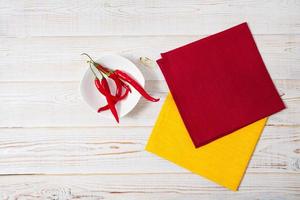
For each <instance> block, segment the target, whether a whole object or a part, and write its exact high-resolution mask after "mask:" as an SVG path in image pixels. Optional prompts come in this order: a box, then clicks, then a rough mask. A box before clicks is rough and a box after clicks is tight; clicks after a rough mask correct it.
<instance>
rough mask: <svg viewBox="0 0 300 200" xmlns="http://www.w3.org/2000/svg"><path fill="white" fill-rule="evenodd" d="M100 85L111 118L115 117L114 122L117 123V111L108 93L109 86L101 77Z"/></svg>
mask: <svg viewBox="0 0 300 200" xmlns="http://www.w3.org/2000/svg"><path fill="white" fill-rule="evenodd" d="M101 85H102V86H103V88H104V93H105V98H106V101H107V104H108V106H109V108H110V110H111V112H112V114H113V116H114V117H115V119H116V121H117V122H118V123H119V116H118V113H117V109H116V106H115V105H116V104H115V100H114V98H113V96H112V95H111V93H110V89H109V85H108V83H107V80H106V78H104V77H103V78H102V79H101Z"/></svg>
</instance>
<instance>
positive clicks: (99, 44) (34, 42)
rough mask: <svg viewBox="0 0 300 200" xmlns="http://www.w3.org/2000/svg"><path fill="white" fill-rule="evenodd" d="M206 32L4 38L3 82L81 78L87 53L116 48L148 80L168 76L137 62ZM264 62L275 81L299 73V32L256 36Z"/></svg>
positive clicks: (0, 72) (1, 50) (1, 51)
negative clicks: (193, 34) (191, 34)
mask: <svg viewBox="0 0 300 200" xmlns="http://www.w3.org/2000/svg"><path fill="white" fill-rule="evenodd" d="M203 37H205V36H203V35H201V36H155V37H154V36H105V37H33V38H32V37H29V38H14V37H13V38H10V37H3V38H0V43H1V46H0V58H1V63H0V66H1V67H0V81H79V80H80V79H81V77H82V74H83V73H84V71H85V70H86V69H87V67H88V66H87V65H86V63H85V60H86V58H85V57H83V56H80V54H81V53H83V52H88V53H90V54H91V55H92V56H94V57H99V56H100V55H101V54H103V53H105V52H106V53H111V52H116V53H119V54H121V55H124V56H126V57H127V58H129V59H130V60H131V61H133V62H134V63H135V64H137V65H138V67H139V68H140V69H141V70H142V72H143V74H144V76H145V78H146V79H148V80H164V78H163V76H162V73H161V72H160V70H159V68H158V67H154V68H149V67H146V66H144V65H142V64H141V63H140V62H139V57H140V56H147V57H149V58H151V59H153V60H155V59H158V58H159V57H160V53H161V52H165V51H168V50H171V49H173V48H176V47H178V46H181V45H184V44H186V43H189V42H192V41H195V40H197V39H200V38H203ZM255 39H256V42H257V45H258V47H259V49H260V52H261V54H262V56H263V58H264V62H265V63H266V66H267V67H268V70H269V72H270V74H271V76H272V78H274V79H298V78H299V77H300V68H299V62H300V35H255Z"/></svg>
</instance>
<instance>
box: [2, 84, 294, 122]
mask: <svg viewBox="0 0 300 200" xmlns="http://www.w3.org/2000/svg"><path fill="white" fill-rule="evenodd" d="M276 84H277V86H278V89H279V91H280V92H281V93H285V94H286V95H285V96H284V97H283V99H284V101H285V103H286V105H287V106H288V109H286V110H284V111H282V112H280V113H278V114H276V115H273V116H271V117H270V119H269V122H268V123H269V124H274V125H299V124H300V121H299V120H300V110H299V109H300V107H299V100H300V99H299V96H300V94H299V93H300V90H299V88H300V80H280V81H276ZM146 89H147V90H149V92H150V93H152V94H153V95H154V96H158V97H160V98H161V101H159V102H157V103H151V102H147V101H146V100H144V99H141V100H140V102H139V103H138V105H137V106H136V107H135V108H134V110H133V111H132V112H130V113H129V114H128V115H127V116H125V117H124V118H122V119H121V123H120V124H118V125H117V124H116V123H115V122H114V121H113V120H112V119H105V118H102V117H99V116H98V115H97V114H96V113H95V112H92V111H91V110H90V108H89V107H88V106H87V105H86V104H85V103H84V102H83V100H82V99H81V97H80V94H79V84H78V82H3V83H0V91H1V93H0V105H1V107H0V127H72V126H73V127H85V126H89V127H90V126H97V127H99V126H152V125H153V124H154V122H155V120H156V117H157V115H158V113H159V110H160V108H161V106H162V104H163V102H164V98H165V96H166V95H167V86H166V83H165V82H164V81H150V82H149V81H148V82H147V83H146Z"/></svg>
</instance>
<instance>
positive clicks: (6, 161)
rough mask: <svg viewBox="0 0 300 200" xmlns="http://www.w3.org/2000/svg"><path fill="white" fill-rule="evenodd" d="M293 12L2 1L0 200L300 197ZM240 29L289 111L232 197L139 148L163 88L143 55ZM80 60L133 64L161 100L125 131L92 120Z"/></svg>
mask: <svg viewBox="0 0 300 200" xmlns="http://www.w3.org/2000/svg"><path fill="white" fill-rule="evenodd" d="M299 11H300V2H299V1H297V0H273V1H258V0H247V1H241V0H201V1H197V0H187V1H174V0H172V1H171V0H166V1H161V0H141V1H132V0H121V1H117V0H100V1H98V0H90V1H83V0H74V1H69V0H63V1H61V0H60V1H59V0H48V1H35V0H21V1H15V0H1V1H0V200H2V199H3V200H11V199H20V200H21V199H22V200H23V199H30V200H39V199H41V200H42V199H51V200H54V199H55V200H70V199H78V200H96V199H97V200H99V199H122V200H124V199H138V200H142V199H161V200H165V199H183V200H186V199H188V200H194V199H195V200H196V199H225V200H236V199H243V200H252V199H260V200H283V199H291V200H298V199H300V121H299V120H300V67H299V63H300V12H299ZM244 21H247V22H248V23H249V26H250V28H251V30H252V32H253V34H254V38H255V40H256V42H257V45H258V47H259V50H260V52H261V54H262V57H263V59H264V62H265V63H266V66H267V68H268V71H269V72H270V74H271V76H272V78H273V79H275V84H276V86H277V88H278V90H279V92H280V93H281V94H284V96H283V99H284V101H285V103H286V105H287V107H288V108H287V109H286V110H284V111H283V112H281V113H279V114H276V115H273V116H272V117H270V119H269V121H268V125H267V127H266V128H265V130H264V132H263V135H262V137H261V139H260V141H259V143H258V146H257V148H256V150H255V153H254V156H253V158H252V160H251V162H250V164H249V168H248V170H247V173H246V176H245V178H244V180H243V182H242V185H241V188H240V191H239V192H237V193H233V192H230V191H227V190H226V189H224V188H222V187H219V186H217V185H215V184H214V183H212V182H210V181H207V180H205V179H204V178H202V177H199V176H196V175H194V174H191V173H190V172H188V171H186V170H184V169H182V168H180V167H178V166H176V165H174V164H172V163H169V162H167V161H165V160H162V159H160V158H158V157H156V156H154V155H152V154H150V153H148V152H146V151H144V146H145V144H146V142H147V139H148V137H149V134H150V133H151V130H152V126H153V124H154V123H155V120H156V117H157V115H158V112H159V110H160V108H161V105H162V103H163V100H164V98H165V96H166V94H167V92H168V87H167V85H166V83H165V81H164V78H163V76H162V74H161V72H160V70H159V69H158V68H157V67H154V68H149V67H146V66H144V65H142V64H140V63H139V61H138V59H139V57H140V56H147V57H149V58H151V59H153V60H155V59H157V58H158V57H159V54H160V53H161V52H164V51H167V50H170V49H173V48H176V47H178V46H181V45H183V44H186V43H189V42H192V41H195V40H197V39H200V38H203V37H205V36H207V35H209V34H213V33H216V32H219V31H222V30H224V29H226V28H229V27H231V26H234V25H237V24H239V23H241V22H244ZM82 52H88V53H90V54H91V55H93V56H95V57H99V56H100V55H101V54H103V53H112V52H115V53H119V54H121V55H123V56H125V57H127V58H129V59H130V60H132V61H133V62H134V63H135V64H137V66H138V67H139V68H140V69H141V71H142V72H143V74H144V76H145V78H146V79H147V82H146V89H147V90H148V91H150V93H152V94H153V95H156V96H159V97H161V98H162V100H161V101H160V102H159V103H156V104H154V103H148V102H146V101H144V100H141V101H140V102H139V104H138V106H137V107H136V108H135V109H134V110H133V111H132V112H131V113H130V114H129V115H128V116H127V117H125V118H122V119H121V120H122V122H121V124H120V125H116V124H115V123H114V122H113V121H111V120H107V119H102V118H101V117H98V116H97V115H96V114H95V113H93V112H91V110H90V109H89V108H88V107H87V106H86V105H85V104H84V102H83V101H82V100H81V98H80V94H79V81H80V79H81V77H82V74H83V73H84V71H85V70H86V69H87V66H86V65H85V64H84V61H85V58H84V57H82V56H80V54H81V53H82Z"/></svg>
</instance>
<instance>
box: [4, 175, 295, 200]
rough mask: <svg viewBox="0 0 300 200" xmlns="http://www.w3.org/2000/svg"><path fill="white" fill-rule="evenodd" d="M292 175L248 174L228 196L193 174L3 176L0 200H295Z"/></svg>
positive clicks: (224, 191) (223, 191) (221, 189)
mask: <svg viewBox="0 0 300 200" xmlns="http://www.w3.org/2000/svg"><path fill="white" fill-rule="evenodd" d="M299 190H300V184H299V181H298V179H297V177H296V176H295V175H294V174H289V175H286V174H281V173H263V174H260V173H248V174H247V176H246V177H245V179H244V181H243V183H242V185H241V190H240V191H239V192H235V193H234V192H231V191H228V190H226V189H224V188H222V187H220V186H217V185H215V184H214V183H211V182H210V181H207V180H205V179H202V178H199V177H198V176H196V175H193V174H176V175H174V174H139V175H134V174H132V175H123V174H118V175H92V176H82V175H80V176H3V177H1V179H0V198H1V199H3V200H6V199H59V200H69V199H78V200H83V199H84V200H87V199H88V200H99V199H122V200H123V199H133V200H134V199H137V200H140V199H162V198H163V199H170V200H171V199H189V200H196V199H197V200H198V199H199V198H201V199H213V200H219V199H225V200H232V199H233V200H236V199H243V200H252V199H264V200H267V199H268V200H282V199H291V200H298V199H299Z"/></svg>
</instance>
